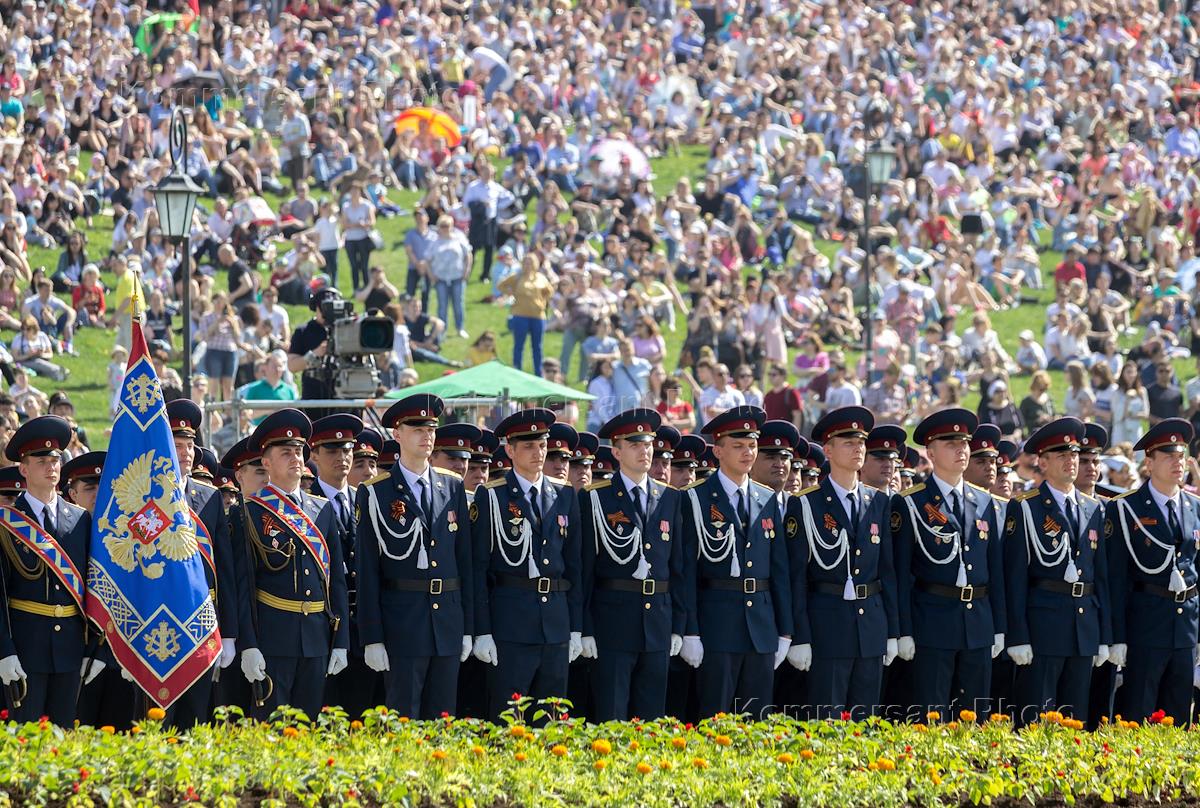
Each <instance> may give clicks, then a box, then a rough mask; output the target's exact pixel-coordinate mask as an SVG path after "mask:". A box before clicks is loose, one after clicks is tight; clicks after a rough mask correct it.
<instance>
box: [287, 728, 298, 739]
mask: <svg viewBox="0 0 1200 808" xmlns="http://www.w3.org/2000/svg"><path fill="white" fill-rule="evenodd" d="M299 734H300V730H298V729H296V728H295V727H284V728H283V737H285V738H295V737H296V736H297V735H299Z"/></svg>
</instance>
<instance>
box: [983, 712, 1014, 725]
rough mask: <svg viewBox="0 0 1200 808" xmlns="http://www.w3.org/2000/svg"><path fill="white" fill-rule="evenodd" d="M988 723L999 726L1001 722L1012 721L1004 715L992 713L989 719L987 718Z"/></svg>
mask: <svg viewBox="0 0 1200 808" xmlns="http://www.w3.org/2000/svg"><path fill="white" fill-rule="evenodd" d="M988 721H991V722H992V723H993V724H999V723H1000V722H1001V721H1012V719H1011V718H1009V717H1008V716H1007V715H1005V714H1004V713H992V715H991V717H989V718H988Z"/></svg>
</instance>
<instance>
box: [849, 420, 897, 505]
mask: <svg viewBox="0 0 1200 808" xmlns="http://www.w3.org/2000/svg"><path fill="white" fill-rule="evenodd" d="M906 440H908V433H907V432H905V431H904V430H903V429H901V428H900V427H898V426H896V425H895V424H880V425H879V426H877V427H875V428H874V429H872V430H871V432H870V434H869V435H867V459H866V460H865V461H863V467H862V471H861V472H859V478H860V479H861V480H862V481H863V482H864V483H866V484H867V485H869V486H871V487H872V488H874V489H875V490H877V491H883V492H884V493H885V494H887V495H888V496H891V495H892V494H894V493H896V491H898V490H900V489H899V488H896V487H895V485H894V480H895V479H896V469H897V468H899V466H900V457H901V455H902V454H903V453H904V442H905V441H906Z"/></svg>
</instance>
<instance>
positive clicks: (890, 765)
mask: <svg viewBox="0 0 1200 808" xmlns="http://www.w3.org/2000/svg"><path fill="white" fill-rule="evenodd" d="M875 764H876V765H877V766H878V767H879V770H880V771H885V772H894V771H895V770H896V761H894V760H892V759H891V758H885V757H881V758H880V759H879V760H877V761H875Z"/></svg>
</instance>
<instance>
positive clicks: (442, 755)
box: [433, 749, 450, 760]
mask: <svg viewBox="0 0 1200 808" xmlns="http://www.w3.org/2000/svg"><path fill="white" fill-rule="evenodd" d="M449 756H450V755H449V753H447V752H446V750H445V749H434V750H433V759H434V760H445V759H446V758H447V757H449Z"/></svg>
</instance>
